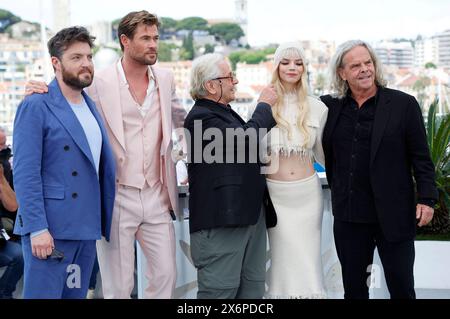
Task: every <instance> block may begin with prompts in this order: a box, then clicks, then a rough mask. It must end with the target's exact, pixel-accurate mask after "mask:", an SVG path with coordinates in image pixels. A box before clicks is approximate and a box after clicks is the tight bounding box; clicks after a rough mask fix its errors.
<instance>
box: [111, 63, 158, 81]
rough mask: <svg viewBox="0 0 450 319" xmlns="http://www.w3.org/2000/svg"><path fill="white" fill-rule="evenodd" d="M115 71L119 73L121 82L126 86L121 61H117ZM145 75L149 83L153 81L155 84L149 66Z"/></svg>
mask: <svg viewBox="0 0 450 319" xmlns="http://www.w3.org/2000/svg"><path fill="white" fill-rule="evenodd" d="M117 70H118V71H119V74H120V77H121V78H122V80H123V82H124V83H125V84H126V85H128V81H127V77H126V76H125V70H124V69H123V66H122V59H119V61H118V62H117ZM147 75H148V81H149V82H152V81H155V83H156V79H155V76H154V74H153V71H152V68H151V67H150V66H148V72H147Z"/></svg>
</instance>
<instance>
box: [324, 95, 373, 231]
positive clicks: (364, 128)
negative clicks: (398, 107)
mask: <svg viewBox="0 0 450 319" xmlns="http://www.w3.org/2000/svg"><path fill="white" fill-rule="evenodd" d="M377 100H378V93H377V95H375V96H373V97H372V98H370V99H368V100H367V101H366V102H364V104H363V105H362V106H361V107H358V103H357V102H356V101H355V100H354V99H353V98H352V97H351V95H350V93H349V94H348V95H347V96H346V97H345V99H344V103H343V107H342V111H341V114H340V116H339V119H338V122H337V124H336V129H335V131H334V134H333V137H332V139H333V142H332V145H333V154H335V163H334V170H335V172H334V174H333V181H332V183H333V187H334V188H336V189H337V191H336V192H334V194H333V196H334V198H333V200H334V205H333V209H334V210H336V211H338V212H339V213H338V214H337V215H338V216H346V218H345V219H346V220H345V221H349V222H357V223H375V222H377V214H376V210H375V200H374V197H373V191H372V187H371V184H370V171H369V165H370V143H371V137H372V128H373V122H374V119H375V110H376V105H377Z"/></svg>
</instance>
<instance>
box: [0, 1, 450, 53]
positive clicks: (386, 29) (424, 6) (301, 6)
mask: <svg viewBox="0 0 450 319" xmlns="http://www.w3.org/2000/svg"><path fill="white" fill-rule="evenodd" d="M40 1H42V2H43V3H44V7H45V10H44V17H45V20H46V23H47V24H48V25H49V26H52V23H53V21H52V15H51V2H52V1H50V0H40ZM40 1H39V0H0V8H3V9H7V10H10V11H13V12H14V13H15V14H17V15H19V16H21V17H22V18H23V19H27V20H32V21H40V13H39V12H40V10H39V2H40ZM234 2H235V1H234V0H220V1H217V0H190V1H186V0H126V1H120V2H119V1H117V2H116V1H110V0H72V8H71V10H72V24H81V25H87V24H91V23H93V22H95V21H97V20H112V19H116V18H119V17H122V16H124V15H125V14H126V13H127V12H129V11H133V10H141V9H146V10H148V11H150V12H154V13H156V14H158V15H159V16H169V17H173V18H175V19H181V18H184V17H187V16H201V17H204V18H207V19H208V18H209V19H218V18H233V17H234ZM248 3H249V34H248V35H249V41H250V44H252V45H263V44H267V43H273V42H276V43H279V42H283V41H291V40H315V39H323V40H335V41H336V42H337V43H339V42H342V41H344V40H347V39H351V38H361V39H364V40H368V41H375V40H379V39H385V38H394V37H397V38H400V37H405V38H415V37H416V36H417V35H418V34H422V35H425V36H429V35H433V34H435V33H437V32H441V31H444V30H447V29H450V1H449V0H371V1H368V0H341V1H333V0H308V1H302V0H248Z"/></svg>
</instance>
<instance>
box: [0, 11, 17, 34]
mask: <svg viewBox="0 0 450 319" xmlns="http://www.w3.org/2000/svg"><path fill="white" fill-rule="evenodd" d="M20 21H22V19H21V18H19V17H18V16H15V15H14V14H12V13H11V12H9V11H6V10H3V9H0V33H3V32H5V30H6V29H7V28H8V27H9V26H11V25H13V24H15V23H17V22H20Z"/></svg>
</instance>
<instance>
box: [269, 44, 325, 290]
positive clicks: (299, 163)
mask: <svg viewBox="0 0 450 319" xmlns="http://www.w3.org/2000/svg"><path fill="white" fill-rule="evenodd" d="M272 84H273V85H274V86H275V88H276V90H277V94H278V97H279V98H278V102H277V104H276V105H275V107H274V109H273V111H274V118H275V120H276V122H277V126H276V128H277V129H273V130H272V131H271V132H270V133H269V135H268V136H267V137H268V139H267V143H268V148H269V154H270V159H271V162H270V163H271V166H272V169H271V172H270V173H268V174H267V175H266V177H267V187H268V191H269V195H270V198H271V200H272V203H273V207H274V209H275V212H276V215H277V224H276V226H275V227H273V228H269V230H268V234H269V243H270V249H271V267H270V270H269V275H268V281H267V283H268V291H267V292H266V298H326V292H325V287H324V281H323V274H322V262H321V253H320V245H321V243H320V240H321V228H322V215H323V199H322V187H321V183H320V180H319V178H318V176H317V174H316V172H315V170H314V167H313V163H314V161H315V160H316V161H317V162H319V163H321V164H322V165H323V163H324V155H323V150H322V143H321V136H322V131H323V127H324V125H325V122H326V118H327V113H328V109H327V107H326V106H325V104H323V103H322V102H321V101H319V100H318V99H316V98H313V97H310V96H308V83H307V70H306V61H305V56H304V53H303V49H302V48H301V46H300V44H299V43H295V42H294V43H285V44H282V45H280V46H279V47H278V49H277V50H276V52H275V58H274V73H273V79H272ZM275 163H276V164H277V165H278V167H277V169H273V167H275ZM269 169H270V168H269Z"/></svg>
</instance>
